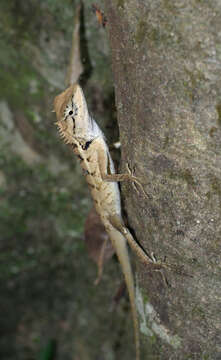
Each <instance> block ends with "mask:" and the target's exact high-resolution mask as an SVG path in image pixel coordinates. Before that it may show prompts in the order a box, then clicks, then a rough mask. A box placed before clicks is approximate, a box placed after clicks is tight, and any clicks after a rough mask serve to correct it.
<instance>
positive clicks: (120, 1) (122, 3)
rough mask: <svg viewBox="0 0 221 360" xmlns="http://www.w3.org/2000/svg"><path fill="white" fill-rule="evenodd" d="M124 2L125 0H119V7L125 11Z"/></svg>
mask: <svg viewBox="0 0 221 360" xmlns="http://www.w3.org/2000/svg"><path fill="white" fill-rule="evenodd" d="M124 1H125V0H117V7H118V8H122V9H124Z"/></svg>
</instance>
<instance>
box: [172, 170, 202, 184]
mask: <svg viewBox="0 0 221 360" xmlns="http://www.w3.org/2000/svg"><path fill="white" fill-rule="evenodd" d="M169 177H170V178H171V179H174V180H184V181H185V182H186V183H187V184H188V185H190V186H195V185H196V184H195V180H194V177H193V175H192V174H191V171H190V170H189V169H184V170H180V171H176V172H170V173H169Z"/></svg>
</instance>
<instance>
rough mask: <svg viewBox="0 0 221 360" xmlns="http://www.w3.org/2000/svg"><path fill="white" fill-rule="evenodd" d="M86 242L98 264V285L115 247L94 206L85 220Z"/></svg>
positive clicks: (91, 255)
mask: <svg viewBox="0 0 221 360" xmlns="http://www.w3.org/2000/svg"><path fill="white" fill-rule="evenodd" d="M85 243H86V247H87V251H88V255H89V257H90V258H91V259H92V260H93V261H94V262H95V263H96V264H97V267H98V276H97V279H96V280H95V284H96V285H97V284H98V283H99V281H100V279H101V276H102V272H103V267H104V264H105V263H106V262H107V261H108V260H109V259H110V258H111V257H112V256H113V254H114V249H113V247H112V245H111V242H110V240H109V237H108V235H107V233H106V231H105V228H104V226H103V224H102V223H101V220H100V217H99V215H98V214H97V212H96V210H95V208H94V207H93V208H92V209H91V211H90V213H89V214H88V217H87V219H86V222H85Z"/></svg>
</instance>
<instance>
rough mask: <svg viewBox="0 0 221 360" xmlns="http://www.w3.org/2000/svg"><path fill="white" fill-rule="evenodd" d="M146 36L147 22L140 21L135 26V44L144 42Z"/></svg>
mask: <svg viewBox="0 0 221 360" xmlns="http://www.w3.org/2000/svg"><path fill="white" fill-rule="evenodd" d="M146 35H147V22H146V21H143V20H140V21H139V23H138V25H137V29H136V34H135V40H136V42H137V43H138V44H141V43H142V42H143V41H144V39H145V36H146Z"/></svg>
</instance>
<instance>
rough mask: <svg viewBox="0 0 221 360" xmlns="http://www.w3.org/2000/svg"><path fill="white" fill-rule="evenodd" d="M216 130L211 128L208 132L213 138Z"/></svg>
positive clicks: (213, 127)
mask: <svg viewBox="0 0 221 360" xmlns="http://www.w3.org/2000/svg"><path fill="white" fill-rule="evenodd" d="M217 130H218V129H217V128H216V127H215V126H212V127H211V129H210V131H209V134H210V136H211V137H214V135H216V133H217Z"/></svg>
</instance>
